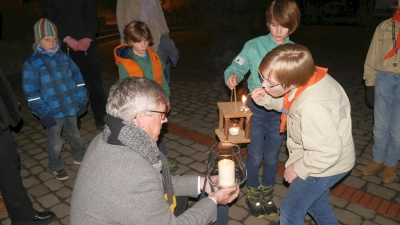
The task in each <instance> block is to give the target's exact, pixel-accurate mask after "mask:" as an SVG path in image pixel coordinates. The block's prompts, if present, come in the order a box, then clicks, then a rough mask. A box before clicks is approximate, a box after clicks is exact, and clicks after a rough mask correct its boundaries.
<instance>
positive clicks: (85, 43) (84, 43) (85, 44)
mask: <svg viewBox="0 0 400 225" xmlns="http://www.w3.org/2000/svg"><path fill="white" fill-rule="evenodd" d="M91 41H92V40H90V39H89V38H82V39H81V40H79V45H78V48H79V50H80V51H86V50H87V49H88V48H89V46H90V42H91Z"/></svg>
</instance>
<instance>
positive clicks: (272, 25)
mask: <svg viewBox="0 0 400 225" xmlns="http://www.w3.org/2000/svg"><path fill="white" fill-rule="evenodd" d="M266 16H267V27H268V29H269V31H270V33H269V34H268V35H266V36H261V37H258V38H255V39H252V40H250V41H248V42H247V43H246V44H245V45H244V47H243V49H242V51H241V52H240V53H239V55H238V56H236V58H235V59H234V60H233V61H232V64H231V65H230V66H229V67H228V68H227V69H226V70H225V72H224V76H225V82H226V85H227V86H228V87H229V88H230V89H233V88H235V86H236V84H237V83H238V82H240V81H241V80H243V78H244V75H245V74H246V73H247V72H248V71H249V70H250V76H249V78H248V80H247V82H248V88H249V91H250V93H251V92H252V91H253V90H254V89H255V88H259V87H261V82H260V79H259V76H258V66H259V65H260V62H261V60H262V58H263V57H264V56H265V54H267V53H268V52H270V51H271V50H272V49H274V48H276V47H277V46H279V45H282V44H285V43H293V42H291V41H290V40H289V37H288V36H289V35H290V34H291V33H293V32H294V31H295V30H296V29H297V27H298V26H299V23H300V10H299V8H298V7H297V5H296V2H295V1H293V0H275V1H273V2H272V3H271V4H270V5H269V6H268V8H267V12H266ZM247 105H248V107H249V108H250V110H251V111H252V113H253V116H252V119H251V126H250V140H251V142H250V144H249V145H248V146H247V159H246V166H247V171H248V177H247V181H246V185H247V199H246V203H247V206H248V207H249V210H250V213H251V215H253V216H255V217H258V218H263V217H264V214H266V215H269V216H275V215H276V214H277V209H276V206H275V204H274V202H273V201H272V197H273V192H274V184H275V174H276V171H277V169H278V161H279V150H280V147H281V144H282V140H283V134H281V132H280V131H279V126H280V117H281V114H280V113H278V112H276V111H273V110H266V109H265V108H263V107H260V106H257V105H256V104H254V102H253V101H247ZM263 159H264V170H263V175H262V180H261V184H260V181H259V178H258V170H259V168H260V165H261V162H262V161H263Z"/></svg>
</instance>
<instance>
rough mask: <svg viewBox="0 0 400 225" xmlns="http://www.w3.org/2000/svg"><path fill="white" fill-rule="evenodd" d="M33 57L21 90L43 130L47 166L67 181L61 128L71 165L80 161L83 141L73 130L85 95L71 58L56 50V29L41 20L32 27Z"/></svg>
mask: <svg viewBox="0 0 400 225" xmlns="http://www.w3.org/2000/svg"><path fill="white" fill-rule="evenodd" d="M33 30H34V34H35V43H34V44H33V50H34V52H33V54H32V55H31V56H30V57H29V58H28V59H27V60H26V61H25V63H24V67H23V70H22V87H23V90H24V93H25V98H26V100H27V101H28V104H29V106H30V108H31V110H32V112H33V114H35V115H36V116H37V117H39V119H40V123H41V124H42V125H43V126H44V127H45V128H46V133H47V151H48V153H49V162H48V164H47V166H48V167H49V169H50V171H51V172H52V173H53V175H54V176H55V177H56V178H57V179H58V180H65V179H68V174H67V172H66V171H65V170H64V162H63V160H62V159H61V150H62V147H63V141H62V139H61V137H60V135H61V132H62V130H63V129H64V130H65V132H66V134H67V137H68V142H69V144H70V145H71V151H72V157H73V160H74V163H75V164H80V163H81V162H82V159H83V156H84V155H85V141H84V140H83V139H82V137H81V136H80V133H79V130H78V127H77V117H79V116H81V115H83V114H84V113H85V112H86V110H87V102H88V100H87V96H86V89H85V83H84V81H83V78H82V75H81V73H80V71H79V69H78V67H77V66H76V64H75V63H74V62H73V61H72V59H71V58H70V57H69V56H68V55H67V54H65V53H63V52H62V51H61V50H60V42H59V40H58V38H57V27H56V26H55V25H54V24H53V23H52V22H51V21H50V20H48V19H46V18H42V19H40V20H39V21H38V22H36V24H35V25H34V28H33Z"/></svg>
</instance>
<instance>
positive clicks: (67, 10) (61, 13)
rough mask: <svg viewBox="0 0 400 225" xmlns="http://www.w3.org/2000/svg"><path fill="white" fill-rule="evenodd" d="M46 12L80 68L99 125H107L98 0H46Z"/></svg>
mask: <svg viewBox="0 0 400 225" xmlns="http://www.w3.org/2000/svg"><path fill="white" fill-rule="evenodd" d="M42 7H43V13H44V15H45V17H46V18H48V19H49V20H51V21H52V22H53V23H54V24H55V25H56V27H57V29H58V37H59V38H60V40H61V41H62V42H63V44H62V47H61V49H62V50H63V51H64V52H66V53H67V54H69V56H70V57H71V58H72V60H73V61H74V62H75V64H76V65H77V66H78V67H79V69H80V71H81V73H82V76H83V79H84V81H85V84H86V89H87V90H88V92H89V102H90V107H91V108H92V111H93V116H94V120H95V123H96V127H97V128H98V129H102V128H103V127H104V119H103V117H104V116H105V114H106V108H105V107H106V103H107V95H106V93H105V91H104V89H103V86H102V80H101V74H100V63H99V52H98V49H97V41H96V32H97V8H96V0H57V1H53V0H43V1H42Z"/></svg>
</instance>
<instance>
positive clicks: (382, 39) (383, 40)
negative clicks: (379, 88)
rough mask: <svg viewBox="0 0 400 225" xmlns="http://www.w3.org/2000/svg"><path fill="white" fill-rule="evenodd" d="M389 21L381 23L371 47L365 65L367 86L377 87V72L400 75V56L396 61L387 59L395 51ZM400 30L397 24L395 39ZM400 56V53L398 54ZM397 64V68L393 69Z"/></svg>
mask: <svg viewBox="0 0 400 225" xmlns="http://www.w3.org/2000/svg"><path fill="white" fill-rule="evenodd" d="M390 20H391V19H387V20H385V21H383V22H382V23H380V24H379V25H378V27H377V28H376V30H375V33H374V37H373V38H372V41H371V45H370V46H369V50H368V54H367V58H366V60H365V64H364V80H365V85H366V86H375V78H376V72H378V71H383V72H392V73H396V74H400V61H399V59H400V55H399V56H398V57H397V60H396V61H395V58H396V57H395V56H393V57H391V58H389V59H385V60H383V59H384V58H385V56H386V54H387V53H388V52H389V51H390V50H392V49H393V41H392V22H391V21H390ZM399 29H400V24H399V23H395V37H396V39H397V34H398V32H399ZM398 54H400V52H398ZM393 63H397V67H393Z"/></svg>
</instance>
